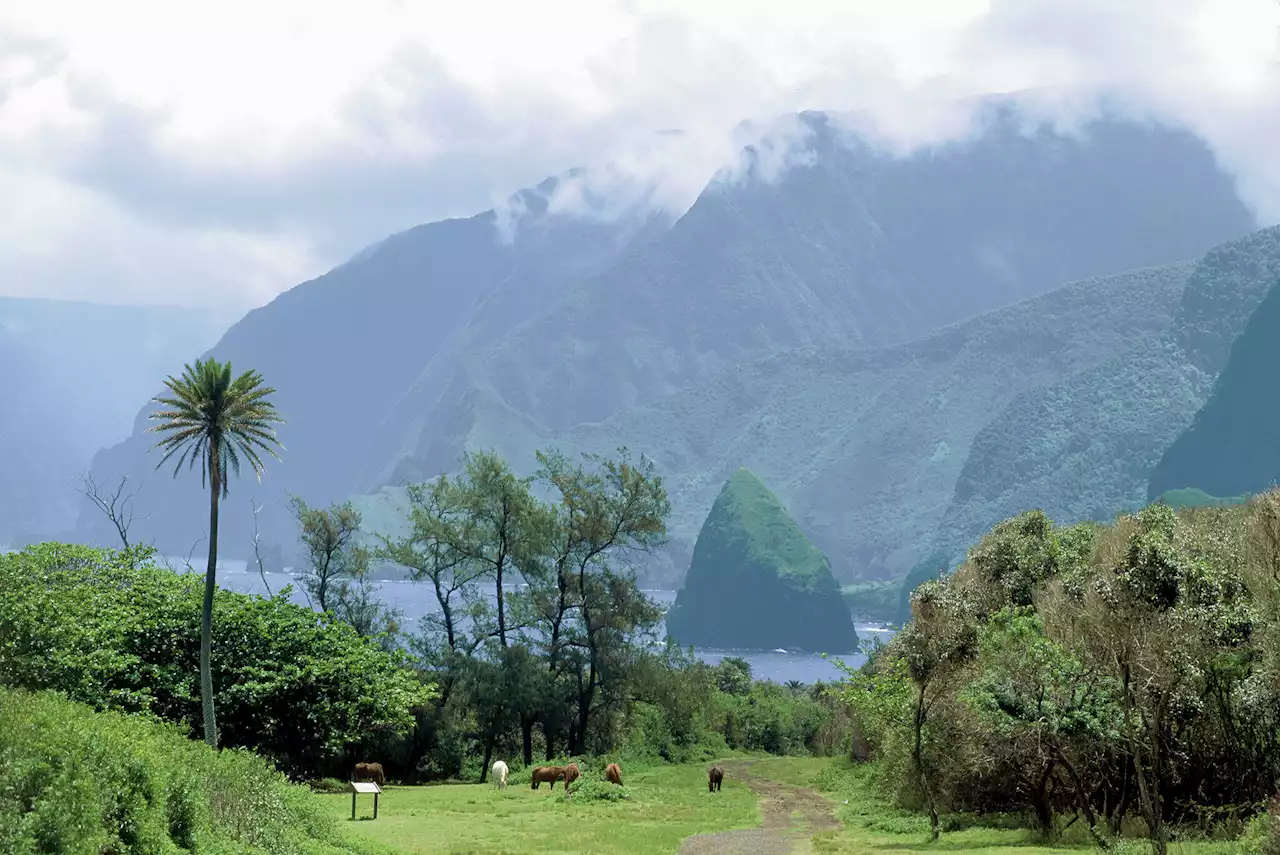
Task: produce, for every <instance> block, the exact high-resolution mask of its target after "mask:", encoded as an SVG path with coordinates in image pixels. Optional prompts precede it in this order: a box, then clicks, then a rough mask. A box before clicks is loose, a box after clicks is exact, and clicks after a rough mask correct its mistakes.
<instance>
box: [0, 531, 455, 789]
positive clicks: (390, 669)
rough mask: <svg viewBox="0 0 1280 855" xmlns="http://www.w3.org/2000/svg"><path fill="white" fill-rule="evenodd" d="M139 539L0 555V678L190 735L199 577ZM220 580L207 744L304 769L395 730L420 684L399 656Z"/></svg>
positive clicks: (421, 699) (316, 768)
mask: <svg viewBox="0 0 1280 855" xmlns="http://www.w3.org/2000/svg"><path fill="white" fill-rule="evenodd" d="M150 557H151V554H150V550H147V549H142V548H134V549H130V550H125V551H120V552H116V551H112V550H103V549H92V548H88V547H80V546H67V545H63V544H43V545H40V546H36V547H31V548H29V549H27V550H25V551H23V552H19V553H12V554H9V555H3V556H0V686H4V685H8V686H15V687H19V688H24V689H29V690H41V689H53V690H57V691H60V692H64V693H66V694H67V695H68V696H69V697H71V698H72V699H74V700H78V701H82V702H85V703H88V704H90V705H92V706H94V707H97V708H99V709H105V708H113V709H118V710H121V711H124V712H130V713H143V714H146V715H151V716H156V717H159V718H163V719H168V720H170V721H174V722H180V723H182V724H184V725H185V726H186V727H187V728H189V729H190V732H191V733H197V732H198V728H199V725H200V723H201V720H202V718H201V711H200V702H199V684H198V675H199V670H198V656H199V648H200V615H201V597H202V587H203V586H202V580H201V579H200V578H199V577H198V576H195V575H181V574H177V573H174V572H172V571H170V570H167V569H165V568H162V567H157V566H155V565H154V564H152V563H151V562H150ZM285 596H286V593H285V592H281V593H279V594H277V595H276V596H275V597H272V598H263V597H255V596H248V595H244V594H237V593H233V592H230V591H224V590H219V591H218V592H217V596H216V598H215V603H214V613H215V620H214V635H213V673H214V677H215V682H216V686H217V695H216V700H217V706H218V711H219V718H218V726H219V730H220V738H219V744H220V745H226V746H232V747H237V746H238V747H246V748H250V749H253V750H255V751H258V752H259V753H261V754H263V755H264V756H266V757H268V758H270V759H272V760H274V761H276V762H277V763H278V764H279V765H280V766H281V768H283V769H285V770H286V771H288V772H290V773H291V774H298V775H310V776H316V775H319V774H322V773H323V771H324V770H325V769H327V768H330V767H333V766H335V765H337V766H338V767H340V768H337V769H336V770H335V771H334V774H337V775H339V776H341V777H346V774H347V769H346V759H345V757H344V753H345V752H346V751H347V750H349V748H350V747H351V746H352V745H354V744H356V743H358V742H359V741H360V740H362V739H364V738H366V737H367V736H368V735H369V734H371V733H377V732H379V731H386V730H395V729H399V728H404V727H407V726H408V725H409V724H410V723H412V721H413V711H414V710H415V709H417V708H419V707H421V706H423V705H425V704H427V703H429V702H430V699H431V696H432V689H431V687H430V686H429V685H428V684H425V683H424V682H423V681H422V680H420V679H419V678H418V676H417V675H416V673H415V672H414V671H412V670H410V669H409V668H408V667H407V665H408V657H406V656H404V655H403V654H398V653H396V654H393V653H388V652H386V651H385V650H383V649H382V648H381V647H380V646H379V645H378V644H377V642H376V641H375V640H372V639H366V638H361V637H360V636H359V635H357V634H356V632H355V631H354V630H353V629H352V628H351V627H349V626H347V625H345V624H342V623H339V622H336V621H334V620H331V619H330V618H328V617H326V616H323V615H317V614H316V613H315V612H313V611H311V610H310V609H306V608H303V607H300V606H296V605H293V604H291V603H289V602H288V601H287V600H286V599H285Z"/></svg>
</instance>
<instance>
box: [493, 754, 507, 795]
mask: <svg viewBox="0 0 1280 855" xmlns="http://www.w3.org/2000/svg"><path fill="white" fill-rule="evenodd" d="M493 785H494V786H495V787H497V788H498V789H500V790H505V789H506V788H507V764H506V763H503V762H502V761H501V760H494V761H493Z"/></svg>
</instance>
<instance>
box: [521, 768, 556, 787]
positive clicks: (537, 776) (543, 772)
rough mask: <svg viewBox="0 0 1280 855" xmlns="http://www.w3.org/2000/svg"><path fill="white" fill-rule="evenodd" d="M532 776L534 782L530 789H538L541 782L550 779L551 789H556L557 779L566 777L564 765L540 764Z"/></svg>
mask: <svg viewBox="0 0 1280 855" xmlns="http://www.w3.org/2000/svg"><path fill="white" fill-rule="evenodd" d="M532 777H533V782H532V784H531V785H530V787H529V788H530V789H532V790H536V789H538V785H539V784H541V783H542V782H543V781H548V782H550V784H551V789H553V790H554V789H555V788H556V781H558V780H560V779H561V778H563V777H564V767H563V766H539V767H538V768H536V769H534V770H533V776H532Z"/></svg>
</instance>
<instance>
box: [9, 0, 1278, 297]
mask: <svg viewBox="0 0 1280 855" xmlns="http://www.w3.org/2000/svg"><path fill="white" fill-rule="evenodd" d="M1278 28H1280V4H1277V3H1275V2H1273V0H1072V2H1070V3H1064V2H1061V0H989V1H988V0H896V2H894V3H885V2H882V0H790V2H787V3H777V2H774V0H698V2H696V3H691V2H686V0H544V2H541V3H520V2H515V0H508V2H497V0H470V2H467V3H461V4H459V3H444V2H442V0H431V2H408V0H376V2H375V1H374V0H363V2H359V3H357V2H354V0H350V2H342V3H338V2H330V3H321V2H305V0H273V2H271V3H250V2H249V0H223V2H220V3H217V4H203V5H202V6H201V7H196V6H195V5H194V4H191V3H180V4H175V3H168V2H162V0H117V2H114V3H100V2H93V1H92V0H41V2H39V3H8V4H3V5H0V185H2V186H3V190H4V191H5V192H4V193H3V195H4V197H5V198H6V199H7V200H8V204H7V206H5V208H6V209H5V210H4V211H0V226H3V228H0V277H2V278H0V291H4V292H7V293H46V294H50V295H56V296H75V297H94V298H98V299H103V300H112V301H121V300H148V301H155V300H164V301H166V302H181V303H188V304H199V303H209V302H214V301H217V300H224V299H225V300H233V301H236V302H242V303H246V304H253V303H259V302H262V301H263V300H265V299H267V298H268V297H269V296H270V295H271V294H272V293H275V292H277V291H279V290H282V289H284V288H286V287H289V286H290V285H292V284H294V283H296V282H297V281H299V280H300V279H301V278H305V277H306V276H309V275H315V274H317V273H319V272H321V271H322V270H323V269H325V268H326V267H328V266H331V265H332V264H334V263H337V262H338V261H341V260H342V259H343V258H345V257H346V256H347V255H349V254H350V253H351V252H353V251H355V250H356V249H358V248H359V247H361V246H364V245H366V244H369V243H371V242H373V241H376V240H377V239H379V238H380V237H382V236H384V235H385V234H387V233H389V232H392V231H396V230H399V229H402V228H406V227H408V226H410V225H413V224H416V223H418V222H423V221H427V220H431V219H436V218H439V217H443V216H457V215H465V214H470V213H473V212H475V211H476V210H479V209H480V208H483V207H486V206H487V205H489V204H491V203H492V201H493V200H495V199H505V198H506V197H507V196H508V195H509V194H510V193H511V192H512V191H514V190H516V189H517V188H519V187H521V186H528V185H531V184H534V183H536V182H537V181H539V180H540V179H541V178H543V177H544V176H546V175H548V174H552V173H559V172H561V171H563V170H565V169H567V168H569V167H573V166H579V165H583V166H586V167H588V172H587V177H586V178H578V179H575V180H572V181H569V182H565V183H563V184H562V185H561V187H560V188H559V190H558V194H557V196H556V198H555V199H554V200H553V204H554V205H560V206H578V207H585V208H590V209H592V210H594V211H596V212H597V213H598V214H603V215H608V214H609V213H610V212H612V211H615V210H620V209H625V208H627V207H628V206H631V205H635V204H657V205H661V206H664V207H666V208H668V209H672V210H676V211H679V210H680V209H681V208H682V206H686V205H688V204H689V203H690V202H691V201H692V199H693V197H694V195H695V194H696V193H697V192H698V190H699V189H700V188H701V187H702V186H703V185H704V184H705V183H706V181H707V180H708V179H709V178H710V177H711V176H712V175H714V174H716V173H717V172H718V171H719V170H721V169H723V168H728V169H729V170H730V171H732V170H734V169H739V170H740V169H741V166H742V159H741V148H742V145H743V143H744V141H752V140H754V141H757V142H758V141H759V140H760V139H761V132H760V131H759V130H758V129H759V128H760V127H764V128H765V129H766V130H768V131H771V132H772V133H773V137H772V138H773V139H775V140H781V143H776V144H774V145H772V146H769V145H765V146H764V148H763V150H764V151H765V152H766V153H769V154H770V157H771V158H772V159H771V160H769V161H768V162H770V163H773V164H774V165H775V167H783V166H785V165H786V164H787V163H788V162H789V159H793V158H795V157H803V156H804V150H803V135H802V134H801V135H796V134H795V133H794V131H795V127H794V126H795V123H790V124H788V123H786V122H784V123H783V124H782V125H780V126H774V125H772V124H770V123H772V122H775V121H776V120H777V119H778V117H779V116H782V115H784V114H786V113H789V112H793V111H797V110H801V109H825V110H837V111H857V116H858V117H859V119H858V122H859V123H860V124H859V127H861V128H864V129H865V128H866V127H868V125H867V124H866V123H867V122H868V121H870V122H871V123H872V125H871V127H874V129H875V131H876V133H877V134H878V135H879V137H880V138H881V139H882V141H884V142H885V144H887V145H890V146H892V147H895V148H898V149H906V148H909V147H910V146H913V145H917V144H920V143H927V142H931V141H938V140H942V139H946V138H952V137H956V136H963V135H966V134H968V133H971V132H972V130H973V127H972V124H971V121H970V120H971V118H972V117H971V115H970V113H969V112H968V110H967V108H966V106H965V105H966V102H965V100H964V99H967V98H971V97H972V96H975V95H979V94H982V93H988V92H1007V91H1013V90H1022V89H1029V88H1040V89H1042V90H1043V88H1044V87H1049V90H1048V91H1050V92H1051V94H1052V99H1051V100H1043V97H1042V100H1041V101H1039V102H1036V104H1035V106H1036V109H1037V110H1039V111H1041V112H1042V113H1043V114H1044V115H1047V116H1051V117H1053V118H1055V119H1056V120H1058V121H1060V122H1063V123H1066V124H1068V125H1069V124H1070V123H1071V122H1072V121H1075V120H1078V119H1079V118H1080V117H1082V116H1087V115H1089V114H1091V112H1092V111H1094V110H1096V109H1097V104H1098V99H1099V98H1100V97H1101V96H1102V95H1107V96H1108V97H1110V98H1111V99H1112V100H1113V101H1116V100H1118V102H1119V103H1123V104H1125V105H1127V106H1128V107H1129V108H1130V109H1131V110H1132V111H1133V112H1135V113H1138V114H1145V115H1149V116H1153V117H1158V118H1161V119H1163V120H1171V121H1176V122H1180V123H1183V124H1185V125H1187V126H1188V127H1190V128H1192V129H1193V130H1195V131H1197V132H1198V133H1200V134H1201V135H1202V136H1204V137H1205V138H1206V139H1208V140H1209V141H1210V143H1211V144H1212V145H1214V147H1215V149H1216V151H1217V152H1218V155H1219V157H1220V159H1221V160H1222V162H1223V163H1224V165H1225V166H1226V167H1227V168H1229V169H1231V170H1232V171H1234V172H1235V173H1236V174H1237V175H1238V176H1239V178H1240V181H1241V188H1242V192H1243V193H1244V195H1245V196H1246V198H1247V200H1248V201H1249V202H1251V203H1252V204H1253V205H1254V206H1255V207H1256V208H1257V209H1258V210H1259V212H1260V213H1261V215H1262V216H1263V217H1264V218H1266V219H1271V220H1274V219H1280V158H1277V157H1275V156H1274V154H1273V152H1274V150H1275V145H1276V143H1275V141H1276V140H1277V139H1280V99H1277V98H1276V93H1277V92H1280V40H1278V38H1277V29H1278ZM1041 94H1042V95H1043V92H1042V93H1041ZM744 120H754V121H755V122H756V123H764V124H763V125H760V124H756V125H755V126H744V125H743V122H744ZM669 129H679V130H680V133H679V134H670V133H666V134H664V133H659V132H660V131H665V130H669ZM788 130H789V131H790V133H788ZM793 142H794V143H796V145H794V146H793V145H791V143H793ZM602 194H603V197H604V199H603V201H602V199H601V196H602Z"/></svg>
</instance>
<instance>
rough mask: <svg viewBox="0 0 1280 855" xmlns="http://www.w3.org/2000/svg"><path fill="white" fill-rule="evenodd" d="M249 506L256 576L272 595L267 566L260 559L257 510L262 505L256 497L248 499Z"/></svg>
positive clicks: (260, 541) (260, 542)
mask: <svg viewBox="0 0 1280 855" xmlns="http://www.w3.org/2000/svg"><path fill="white" fill-rule="evenodd" d="M249 507H251V508H253V559H254V560H255V561H256V562H258V578H260V579H261V580H262V587H263V588H264V589H265V590H266V592H267V596H268V597H270V596H273V595H272V593H271V585H269V584H268V583H267V568H266V565H265V564H264V563H263V561H262V550H261V544H262V532H261V530H260V529H259V528H258V512H259V511H261V510H262V508H263V506H262V505H259V504H258V502H257V500H256V499H250V500H249Z"/></svg>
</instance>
